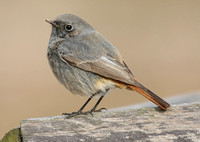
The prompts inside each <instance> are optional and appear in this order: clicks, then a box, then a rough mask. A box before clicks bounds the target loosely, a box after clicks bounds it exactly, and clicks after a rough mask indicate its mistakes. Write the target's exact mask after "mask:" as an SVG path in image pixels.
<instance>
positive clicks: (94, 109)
mask: <svg viewBox="0 0 200 142" xmlns="http://www.w3.org/2000/svg"><path fill="white" fill-rule="evenodd" d="M103 97H104V95H103V96H101V97H100V98H99V100H98V101H97V103H96V104H95V105H94V107H93V108H92V109H91V110H90V111H88V113H90V114H92V112H100V111H101V110H103V109H105V110H107V109H106V108H100V109H98V110H96V108H97V106H98V105H99V103H100V102H101V100H102V99H103Z"/></svg>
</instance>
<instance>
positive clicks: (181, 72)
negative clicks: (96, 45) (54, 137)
mask: <svg viewBox="0 0 200 142" xmlns="http://www.w3.org/2000/svg"><path fill="white" fill-rule="evenodd" d="M64 13H72V14H76V15H78V16H80V17H82V18H83V19H85V20H86V21H87V22H88V23H90V24H91V25H92V26H93V27H94V28H95V29H96V30H98V31H99V32H100V33H102V34H103V35H104V36H105V37H106V38H107V39H109V40H110V41H111V42H112V43H113V45H115V46H116V47H117V48H118V49H119V51H120V52H121V54H122V56H123V58H124V60H125V61H126V63H127V64H128V66H129V68H130V69H131V70H132V71H133V73H134V74H135V76H136V78H137V79H138V80H139V81H140V82H141V83H143V84H144V85H145V86H147V87H148V88H150V89H151V90H153V91H154V92H155V93H157V94H159V95H160V96H161V97H168V96H174V95H176V94H181V93H185V92H192V91H197V90H200V75H199V74H200V1H199V0H196V1H195V0H192V1H189V0H174V1H170V0H165V1H160V0H149V1H146V0H126V1H121V0H110V1H106V0H101V1H100V0H99V1H93V0H84V1H82V0H78V1H76V0H57V1H52V0H43V1H34V0H32V1H26V0H21V1H14V0H7V1H3V0H1V1H0V18H1V22H0V113H1V117H0V126H1V129H0V138H1V137H2V136H3V135H4V134H5V132H7V131H8V130H10V129H12V128H14V127H17V126H19V125H20V120H23V119H27V118H37V117H45V116H54V115H61V113H63V112H71V111H76V110H78V109H79V108H80V107H81V106H82V104H83V103H84V102H85V101H86V99H87V98H82V97H79V96H74V95H71V93H70V92H69V91H67V90H66V89H65V88H64V87H63V86H62V85H60V84H59V83H58V81H57V80H56V78H55V77H54V75H53V73H52V72H51V70H50V67H49V65H48V61H47V58H46V50H47V46H48V40H49V36H50V33H51V26H50V25H49V24H47V23H46V22H45V21H44V20H45V19H46V18H48V19H53V18H54V17H56V16H57V15H60V14H64ZM95 101H96V100H95ZM95 101H93V102H92V103H91V104H90V105H89V107H92V106H93V105H94V103H95ZM144 101H147V100H146V99H145V98H143V97H142V96H140V95H138V94H137V93H135V92H131V91H127V90H118V89H117V90H114V91H111V93H110V94H109V95H108V96H107V97H105V98H104V100H103V101H102V103H101V104H100V106H99V107H106V108H114V107H120V106H125V105H130V104H134V103H139V102H144Z"/></svg>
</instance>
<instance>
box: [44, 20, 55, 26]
mask: <svg viewBox="0 0 200 142" xmlns="http://www.w3.org/2000/svg"><path fill="white" fill-rule="evenodd" d="M45 21H46V22H47V23H49V24H51V25H53V21H52V20H49V19H45Z"/></svg>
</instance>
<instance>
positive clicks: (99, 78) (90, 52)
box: [46, 14, 170, 117]
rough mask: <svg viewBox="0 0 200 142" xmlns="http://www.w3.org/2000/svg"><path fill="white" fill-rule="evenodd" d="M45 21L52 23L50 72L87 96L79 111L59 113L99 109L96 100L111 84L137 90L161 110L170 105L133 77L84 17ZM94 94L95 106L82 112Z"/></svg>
mask: <svg viewBox="0 0 200 142" xmlns="http://www.w3.org/2000/svg"><path fill="white" fill-rule="evenodd" d="M46 22H48V23H50V24H51V25H52V33H51V37H50V40H49V45H48V55H47V56H48V59H49V64H50V66H51V69H52V71H53V73H54V75H55V76H56V78H57V79H58V80H59V81H60V82H61V83H62V84H63V85H64V86H65V87H66V88H67V89H69V90H70V91H71V92H72V93H74V94H78V95H81V96H88V97H89V99H88V100H87V101H86V103H85V104H84V105H83V106H82V107H81V108H80V110H79V111H77V112H73V113H63V115H68V117H72V116H75V115H79V114H87V113H92V112H94V111H99V110H96V108H97V106H98V104H99V103H100V101H101V100H102V99H103V97H104V96H105V94H106V93H107V92H108V91H109V90H111V89H113V88H126V89H129V90H134V91H137V92H138V93H140V94H141V95H143V96H144V97H146V98H147V99H149V100H150V101H152V102H153V103H155V104H156V105H158V106H159V107H160V108H161V109H163V110H167V108H168V107H170V105H169V104H168V103H167V102H165V101H164V100H163V99H161V98H160V97H158V96H157V95H156V94H154V93H153V92H151V91H150V90H149V89H147V88H146V87H144V86H143V85H142V84H140V83H139V82H138V81H136V79H135V77H134V76H133V74H132V73H131V71H130V70H129V68H128V66H127V65H126V64H125V62H124V61H123V60H122V57H121V55H120V53H119V51H118V50H117V49H116V48H115V47H114V46H113V45H112V44H111V43H110V42H109V41H108V40H107V39H105V38H104V37H103V36H102V35H101V34H100V33H98V32H97V31H96V30H95V29H94V28H93V27H92V26H90V25H89V24H88V23H87V22H86V21H84V20H82V19H81V18H79V17H78V16H75V15H72V14H64V15H60V16H57V17H56V18H55V19H54V20H46ZM94 96H98V97H99V100H98V101H97V103H96V104H95V106H94V107H93V108H92V109H91V110H90V111H87V112H83V109H84V107H85V106H86V105H87V104H88V102H89V101H90V100H91V99H92V98H93V97H94Z"/></svg>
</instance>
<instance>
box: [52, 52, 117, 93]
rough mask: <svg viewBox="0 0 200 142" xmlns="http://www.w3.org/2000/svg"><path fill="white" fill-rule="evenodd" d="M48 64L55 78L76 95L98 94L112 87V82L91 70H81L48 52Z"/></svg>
mask: <svg viewBox="0 0 200 142" xmlns="http://www.w3.org/2000/svg"><path fill="white" fill-rule="evenodd" d="M48 59H49V64H50V66H51V69H52V71H53V73H54V75H55V76H56V78H57V79H58V80H59V81H60V82H61V83H62V84H63V85H64V86H65V87H66V88H67V89H68V90H69V91H71V92H72V93H74V94H78V95H82V96H84V95H87V96H92V95H94V94H97V95H98V93H97V92H99V95H101V94H102V93H106V92H107V91H108V90H109V89H110V88H114V87H115V86H114V83H113V82H112V81H111V80H109V79H105V78H103V77H101V76H99V75H97V74H94V73H92V72H88V71H84V70H81V69H79V68H77V67H74V66H71V65H69V64H68V63H66V62H63V61H62V60H61V59H60V58H59V57H58V56H55V55H54V56H50V55H49V54H48Z"/></svg>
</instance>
